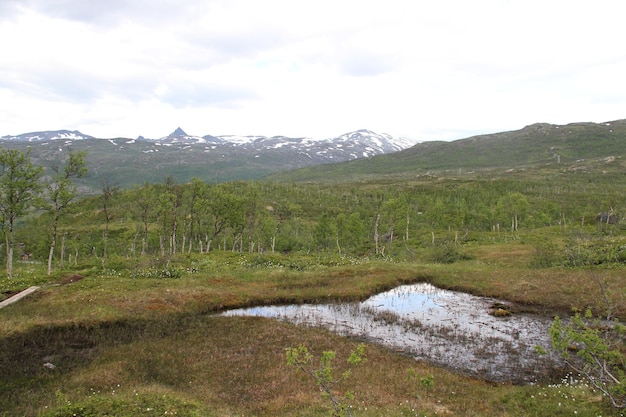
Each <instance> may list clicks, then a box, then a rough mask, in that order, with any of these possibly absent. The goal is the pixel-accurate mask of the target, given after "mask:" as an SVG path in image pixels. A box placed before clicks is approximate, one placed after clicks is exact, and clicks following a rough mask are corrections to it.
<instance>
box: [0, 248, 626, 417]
mask: <svg viewBox="0 0 626 417" xmlns="http://www.w3.org/2000/svg"><path fill="white" fill-rule="evenodd" d="M467 251H468V252H470V254H471V258H472V259H470V260H465V261H459V262H456V263H452V264H435V263H428V262H397V263H394V262H388V261H380V260H378V261H376V260H365V259H348V258H338V257H322V256H311V255H303V254H302V255H298V254H292V255H290V256H286V255H278V254H274V255H271V256H269V255H268V256H259V255H256V254H243V255H242V254H233V253H230V252H223V253H220V252H214V253H211V254H209V255H187V256H182V257H180V258H175V259H172V260H171V263H170V264H169V266H168V268H170V269H172V270H175V271H179V273H176V274H173V275H170V277H167V275H163V274H156V275H155V274H148V273H147V271H151V272H158V271H159V270H160V269H161V268H162V267H163V265H161V264H158V263H155V262H154V261H151V260H133V261H127V263H125V261H122V260H118V261H117V263H116V268H117V269H115V270H112V269H107V270H105V271H102V270H100V269H98V268H97V265H91V266H90V265H83V266H82V267H81V269H80V271H81V272H82V273H84V275H85V278H84V279H83V280H80V281H77V282H74V283H71V284H67V285H54V284H55V283H57V282H59V281H60V280H61V279H62V276H63V273H59V274H58V275H56V276H54V277H52V278H51V279H50V281H49V282H47V283H46V282H42V281H44V280H42V279H41V278H35V277H37V276H39V274H38V273H37V271H33V272H32V273H30V274H25V273H23V271H22V270H21V269H20V271H19V272H20V273H18V274H17V275H18V276H19V277H20V278H19V279H18V281H16V282H15V284H16V285H15V286H14V288H17V287H18V286H28V285H30V284H31V283H33V282H37V283H39V284H42V285H43V289H42V290H40V291H39V292H37V293H35V294H33V295H31V296H29V297H27V298H25V299H23V300H22V301H20V302H18V303H16V304H13V305H11V306H9V307H6V308H5V309H2V310H0V335H1V336H0V410H2V411H0V416H24V415H25V416H72V415H77V416H104V415H111V416H112V415H115V416H136V415H146V416H162V415H183V416H241V415H246V416H250V415H252V416H277V415H289V416H322V415H328V414H327V413H328V409H327V404H325V403H324V400H323V399H322V398H320V395H319V392H318V390H317V388H316V387H315V385H314V384H312V382H311V381H310V380H308V379H307V378H306V376H305V375H301V374H300V373H298V372H297V370H295V369H293V368H291V367H289V366H287V363H286V359H285V349H286V348H287V347H294V346H298V345H300V344H303V345H305V346H307V347H308V348H309V349H310V350H311V351H312V352H314V353H315V354H318V355H319V354H320V353H321V352H322V351H323V350H334V351H336V352H337V356H338V358H345V357H346V356H347V355H348V353H349V352H350V351H351V350H353V349H354V348H355V346H356V345H357V344H358V342H359V341H357V340H352V339H347V338H344V337H340V336H337V335H334V334H332V333H330V332H328V331H325V330H322V329H312V328H302V327H297V326H294V325H291V324H287V323H281V322H277V321H274V320H271V319H262V318H241V317H218V316H215V315H214V314H212V313H213V312H216V311H220V310H223V309H226V308H231V307H240V306H249V305H256V304H270V303H291V302H309V301H313V302H321V301H332V300H356V299H362V298H365V297H366V296H368V295H370V294H373V293H376V292H378V291H381V290H383V289H387V288H392V287H394V286H397V285H399V284H402V283H409V282H417V281H430V282H434V283H436V284H438V285H441V286H443V287H448V288H459V289H463V290H466V291H470V292H474V293H480V294H489V295H497V296H501V297H503V298H508V299H511V300H515V301H519V302H523V303H527V304H529V305H535V306H542V307H545V308H546V309H561V308H566V307H567V306H568V305H569V304H573V303H576V302H578V303H581V304H591V303H593V302H596V301H595V298H596V295H595V294H594V293H593V292H589V291H587V290H588V289H589V288H590V286H589V287H585V286H581V287H580V289H579V290H576V287H575V285H582V283H583V282H584V280H585V271H568V270H560V269H540V270H536V269H530V268H528V267H527V265H528V262H524V259H526V260H527V258H528V256H529V254H530V251H529V248H528V247H527V246H525V245H524V244H519V243H515V244H510V245H505V244H502V245H493V246H490V247H485V246H475V247H473V248H469V249H467ZM525 265H526V266H525ZM41 267H42V268H43V266H41ZM31 268H34V267H33V266H31ZM69 272H71V271H66V272H65V273H66V274H67V273H69ZM607 273H609V274H610V277H611V278H616V280H615V282H614V283H613V285H614V286H615V289H616V290H621V291H623V290H624V288H625V287H626V283H624V282H623V280H617V278H619V276H620V275H623V271H621V270H615V271H607ZM28 277H31V278H30V281H29V278H28ZM18 283H19V285H17V284H18ZM572 283H575V285H572ZM5 284H6V283H5ZM570 292H571V294H569V293H570ZM561 294H565V295H561ZM563 300H569V301H563ZM366 353H367V357H368V361H367V363H366V364H365V366H362V367H359V368H357V369H355V370H354V371H353V374H352V376H351V378H350V379H349V383H348V384H347V385H346V386H345V388H346V389H350V390H353V391H354V392H355V395H356V399H355V403H354V405H355V410H354V411H355V412H354V414H355V415H357V416H380V415H385V416H414V415H416V414H415V410H418V411H419V415H427V416H435V415H459V416H461V415H462V416H466V415H473V416H493V415H498V416H533V415H542V416H543V415H551V416H566V415H567V416H571V415H575V414H574V412H576V413H577V415H585V416H598V415H604V416H607V415H614V414H612V413H613V411H612V410H610V409H608V408H607V406H606V405H605V404H604V403H603V402H602V401H601V397H600V396H599V395H598V394H597V393H595V392H593V390H591V389H590V388H589V387H587V386H586V385H585V384H584V383H581V382H574V381H572V380H569V379H567V380H566V381H565V382H563V381H560V380H557V381H552V382H551V383H548V382H546V383H541V384H538V385H534V386H512V385H507V384H489V383H485V382H482V381H478V380H475V379H471V378H467V377H464V376H462V375H457V374H455V373H453V372H449V371H446V370H444V369H440V368H434V367H432V366H429V365H428V364H425V363H421V362H416V361H414V360H413V359H411V358H409V357H406V356H405V355H403V354H402V353H401V352H393V351H389V350H387V349H384V348H381V347H378V346H375V345H368V346H367V352H366ZM340 362H343V361H339V360H338V361H337V364H338V366H341V365H340ZM45 363H52V364H54V365H55V368H54V369H49V368H47V367H44V364H45ZM409 369H413V370H415V372H416V373H417V374H419V375H430V374H432V375H433V376H434V387H433V389H432V390H429V391H428V392H427V393H426V392H421V391H419V390H418V389H417V388H416V386H415V383H414V382H413V383H412V382H411V380H410V379H409V378H408V374H407V371H408V370H409ZM416 394H419V395H420V399H417V398H416Z"/></svg>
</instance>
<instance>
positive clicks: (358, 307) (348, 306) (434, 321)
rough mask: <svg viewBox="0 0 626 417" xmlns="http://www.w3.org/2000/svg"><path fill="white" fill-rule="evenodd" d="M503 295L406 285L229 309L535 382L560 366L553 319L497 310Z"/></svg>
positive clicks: (466, 369)
mask: <svg viewBox="0 0 626 417" xmlns="http://www.w3.org/2000/svg"><path fill="white" fill-rule="evenodd" d="M498 301H499V300H496V299H493V298H487V297H477V296H473V295H470V294H465V293H460V292H454V291H447V290H442V289H439V288H437V287H434V286H432V285H430V284H425V283H422V284H413V285H403V286H400V287H397V288H394V289H392V290H390V291H386V292H384V293H380V294H377V295H374V296H372V297H371V298H369V299H367V300H365V301H363V302H361V303H343V304H303V305H287V306H267V307H253V308H246V309H239V310H230V311H227V312H225V313H223V314H222V315H225V316H261V317H269V318H276V319H279V320H285V321H289V322H292V323H295V324H298V325H307V326H320V327H325V328H328V329H330V330H332V331H335V332H338V333H340V334H342V335H346V336H353V337H357V338H361V339H365V340H368V341H371V342H374V343H378V344H381V345H384V346H387V347H389V348H391V349H394V350H398V351H402V352H405V353H406V354H409V355H411V356H413V357H415V358H416V359H420V360H425V361H428V362H431V363H433V364H436V365H439V366H443V367H447V368H451V369H454V370H456V371H458V372H461V373H466V374H470V375H472V376H476V377H481V378H484V379H488V380H494V381H510V382H517V383H523V382H532V381H534V380H536V379H538V378H540V377H542V376H543V375H546V374H548V373H550V371H551V370H552V369H553V368H554V367H555V366H557V365H559V364H558V363H557V356H556V355H555V354H550V355H543V356H540V355H538V354H537V353H536V348H535V347H536V346H542V347H544V348H545V349H547V350H550V342H549V338H548V327H549V326H550V320H548V319H547V318H545V317H540V316H534V315H529V314H514V315H511V316H509V317H495V316H494V315H492V314H490V311H491V307H492V305H493V304H494V303H496V302H498Z"/></svg>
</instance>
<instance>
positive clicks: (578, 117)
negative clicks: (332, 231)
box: [0, 0, 626, 141]
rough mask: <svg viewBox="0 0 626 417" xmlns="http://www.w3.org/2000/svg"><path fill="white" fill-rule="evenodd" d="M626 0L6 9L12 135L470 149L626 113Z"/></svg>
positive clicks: (292, 1)
mask: <svg viewBox="0 0 626 417" xmlns="http://www.w3.org/2000/svg"><path fill="white" fill-rule="evenodd" d="M625 12H626V2H624V1H623V0H614V1H613V0H598V1H593V2H592V1H589V0H585V1H579V0H564V1H562V0H472V1H467V0H437V1H435V0H428V1H425V0H385V1H382V0H377V1H374V0H315V1H310V0H90V1H86V0H0V136H2V135H17V134H21V133H29V132H36V131H42V130H57V129H70V130H79V131H81V132H82V133H85V134H89V135H92V136H96V137H101V138H114V137H128V138H134V137H137V136H139V135H142V136H144V137H147V138H159V137H163V136H166V135H168V134H169V133H171V132H172V131H174V130H175V129H176V128H177V127H179V126H180V127H181V128H183V129H184V130H185V131H186V132H187V133H188V134H190V135H196V136H203V135H214V136H218V135H264V136H274V135H283V136H289V137H309V138H313V139H326V138H331V137H335V136H339V135H341V134H343V133H347V132H351V131H354V130H358V129H369V130H373V131H375V132H378V133H388V134H390V135H393V136H397V137H405V138H409V139H412V140H414V141H429V140H455V139H461V138H465V137H469V136H472V135H476V134H484V133H494V132H501V131H507V130H517V129H521V128H522V127H524V126H526V125H529V124H533V123H537V122H545V123H553V124H567V123H571V122H596V123H601V122H607V121H611V120H617V119H624V118H626V82H625V81H624V77H625V74H626V48H625V47H624V39H626V25H624V22H623V19H624V15H625Z"/></svg>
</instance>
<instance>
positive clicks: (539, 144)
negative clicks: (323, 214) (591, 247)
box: [270, 119, 626, 181]
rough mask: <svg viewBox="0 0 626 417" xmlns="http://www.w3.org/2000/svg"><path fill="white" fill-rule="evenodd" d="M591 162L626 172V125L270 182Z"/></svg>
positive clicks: (547, 127) (440, 150) (488, 142)
mask: <svg viewBox="0 0 626 417" xmlns="http://www.w3.org/2000/svg"><path fill="white" fill-rule="evenodd" d="M590 160H599V162H598V163H600V164H603V163H604V162H603V161H608V162H609V163H614V164H622V165H621V166H622V169H624V168H626V166H625V165H624V164H626V120H624V119H622V120H615V121H610V122H604V123H588V122H583V123H570V124H567V125H554V124H549V123H535V124H532V125H529V126H526V127H524V128H522V129H519V130H514V131H509V132H500V133H493V134H486V135H477V136H472V137H469V138H466V139H459V140H455V141H452V142H443V141H433V142H423V143H418V144H415V145H414V146H411V147H409V148H407V149H404V150H402V151H398V152H394V153H390V154H385V155H378V156H375V157H373V158H371V159H369V160H355V161H348V162H344V163H340V164H334V165H331V166H325V167H314V166H312V167H304V168H301V169H299V170H294V171H292V172H287V173H278V174H275V175H272V176H271V177H270V178H271V179H273V180H277V181H332V180H333V179H335V180H336V179H341V180H345V181H352V180H358V179H360V178H364V177H368V178H371V177H372V176H389V175H395V176H398V175H420V174H424V173H428V172H430V171H432V170H459V169H461V170H469V171H471V170H479V169H507V168H518V169H523V168H524V167H544V166H552V167H554V168H562V169H576V170H579V171H580V172H584V171H585V170H586V169H589V163H588V162H589V161H590Z"/></svg>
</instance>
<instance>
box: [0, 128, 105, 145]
mask: <svg viewBox="0 0 626 417" xmlns="http://www.w3.org/2000/svg"><path fill="white" fill-rule="evenodd" d="M58 139H65V140H68V139H69V140H80V139H95V137H93V136H89V135H85V134H83V133H80V132H79V131H78V130H46V131H43V132H31V133H22V134H21V135H17V136H11V135H7V136H2V137H0V140H17V141H26V142H37V141H46V140H58Z"/></svg>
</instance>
